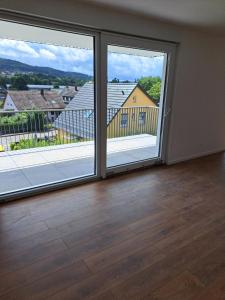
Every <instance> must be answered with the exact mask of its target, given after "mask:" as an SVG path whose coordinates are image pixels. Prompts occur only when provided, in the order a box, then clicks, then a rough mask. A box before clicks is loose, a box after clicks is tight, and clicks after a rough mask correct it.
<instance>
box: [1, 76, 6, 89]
mask: <svg viewBox="0 0 225 300" xmlns="http://www.w3.org/2000/svg"><path fill="white" fill-rule="evenodd" d="M6 84H7V80H6V78H5V77H3V76H0V88H4V89H7V85H6Z"/></svg>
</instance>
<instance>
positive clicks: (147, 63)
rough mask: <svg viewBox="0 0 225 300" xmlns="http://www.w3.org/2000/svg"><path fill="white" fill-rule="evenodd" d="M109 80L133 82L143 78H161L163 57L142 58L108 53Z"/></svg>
mask: <svg viewBox="0 0 225 300" xmlns="http://www.w3.org/2000/svg"><path fill="white" fill-rule="evenodd" d="M108 64H109V67H108V69H109V79H112V78H114V77H117V78H120V79H121V80H134V79H138V78H140V77H144V76H162V66H163V56H161V57H153V58H150V57H143V56H134V55H127V54H121V53H109V56H108Z"/></svg>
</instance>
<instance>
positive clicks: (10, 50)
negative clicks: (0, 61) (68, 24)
mask: <svg viewBox="0 0 225 300" xmlns="http://www.w3.org/2000/svg"><path fill="white" fill-rule="evenodd" d="M0 57H1V58H8V59H13V60H17V61H20V62H23V63H27V64H30V65H35V66H43V67H52V68H55V69H59V70H63V71H73V72H80V73H85V74H88V75H93V51H92V50H87V49H78V48H69V47H61V46H54V45H46V44H38V43H30V42H24V41H16V40H8V39H0ZM162 66H163V57H156V58H148V57H141V56H133V55H127V54H119V53H109V57H108V76H109V80H111V79H113V78H115V77H116V78H119V79H120V80H130V81H134V80H135V79H138V78H140V77H145V76H160V77H161V75H162Z"/></svg>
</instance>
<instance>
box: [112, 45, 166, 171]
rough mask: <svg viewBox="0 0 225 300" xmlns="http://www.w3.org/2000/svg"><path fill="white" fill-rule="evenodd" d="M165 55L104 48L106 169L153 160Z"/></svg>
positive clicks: (130, 49)
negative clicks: (106, 65)
mask: <svg viewBox="0 0 225 300" xmlns="http://www.w3.org/2000/svg"><path fill="white" fill-rule="evenodd" d="M165 63H166V54H164V53H161V52H154V51H147V50H141V49H133V48H126V47H119V46H112V45H109V46H108V83H107V167H115V166H118V165H123V164H129V163H132V162H137V161H142V160H146V159H152V158H157V157H158V156H159V151H160V149H159V148H160V147H159V146H160V125H161V118H160V114H161V108H162V98H163V97H162V94H163V92H162V91H163V86H162V79H163V75H164V69H165V68H164V64H165Z"/></svg>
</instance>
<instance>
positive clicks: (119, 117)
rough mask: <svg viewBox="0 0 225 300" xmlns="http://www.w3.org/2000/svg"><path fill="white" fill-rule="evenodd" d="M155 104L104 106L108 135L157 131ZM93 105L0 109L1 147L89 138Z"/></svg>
mask: <svg viewBox="0 0 225 300" xmlns="http://www.w3.org/2000/svg"><path fill="white" fill-rule="evenodd" d="M157 123H158V107H127V108H115V107H114V108H108V109H107V137H108V138H116V137H124V136H132V135H138V134H151V135H156V133H157ZM94 137H95V112H94V110H93V109H79V110H78V109H77V110H68V109H65V110H60V109H55V110H24V111H7V112H6V111H0V151H10V150H20V149H27V148H36V147H45V146H54V145H61V144H69V143H76V142H84V141H91V140H93V139H94Z"/></svg>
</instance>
